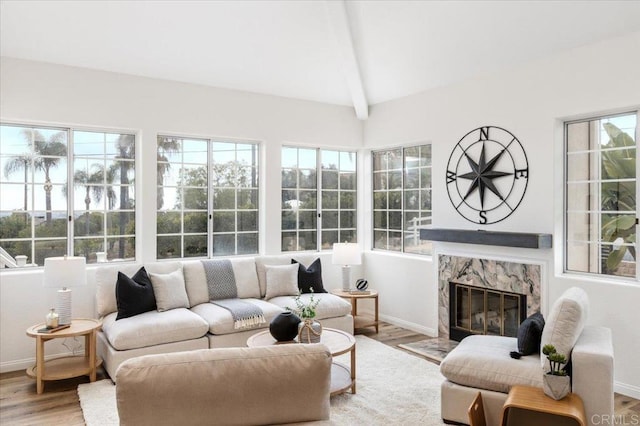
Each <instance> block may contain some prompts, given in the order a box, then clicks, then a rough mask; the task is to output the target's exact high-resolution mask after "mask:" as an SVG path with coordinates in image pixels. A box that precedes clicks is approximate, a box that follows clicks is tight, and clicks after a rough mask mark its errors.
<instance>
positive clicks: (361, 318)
mask: <svg viewBox="0 0 640 426" xmlns="http://www.w3.org/2000/svg"><path fill="white" fill-rule="evenodd" d="M331 294H335V295H336V296H339V297H342V298H343V299H349V300H350V302H351V315H352V316H353V328H354V329H357V328H365V327H375V328H376V333H377V332H378V324H379V321H378V291H377V290H366V291H362V292H359V291H345V290H342V289H333V290H331ZM358 299H373V300H374V310H373V318H371V316H367V315H358Z"/></svg>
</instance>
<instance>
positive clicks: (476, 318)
mask: <svg viewBox="0 0 640 426" xmlns="http://www.w3.org/2000/svg"><path fill="white" fill-rule="evenodd" d="M526 317H527V296H526V295H525V294H516V293H512V292H508V291H501V290H495V289H490V288H482V287H475V286H472V285H467V284H462V283H457V282H454V281H451V282H449V338H450V339H452V340H457V341H460V340H462V339H464V338H465V337H467V336H470V335H472V334H487V335H495V336H510V337H515V336H516V334H517V332H518V326H519V325H520V323H521V322H522V321H524V319H525V318H526Z"/></svg>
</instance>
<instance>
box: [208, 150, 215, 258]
mask: <svg viewBox="0 0 640 426" xmlns="http://www.w3.org/2000/svg"><path fill="white" fill-rule="evenodd" d="M212 169H213V141H212V140H211V139H209V140H207V258H209V259H210V258H212V257H213V193H214V189H213V172H212Z"/></svg>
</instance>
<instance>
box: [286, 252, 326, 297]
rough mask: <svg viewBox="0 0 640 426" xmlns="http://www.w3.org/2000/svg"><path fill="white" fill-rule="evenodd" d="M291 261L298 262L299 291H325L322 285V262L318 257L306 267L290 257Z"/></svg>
mask: <svg viewBox="0 0 640 426" xmlns="http://www.w3.org/2000/svg"><path fill="white" fill-rule="evenodd" d="M291 263H298V264H299V265H300V266H299V267H298V288H299V289H300V293H311V290H313V292H314V293H326V292H327V290H325V289H324V286H323V285H322V264H321V263H320V258H318V259H316V260H314V261H313V263H312V264H311V265H309V266H308V267H307V268H305V267H304V265H303V264H302V263H299V262H297V261H295V260H294V259H291Z"/></svg>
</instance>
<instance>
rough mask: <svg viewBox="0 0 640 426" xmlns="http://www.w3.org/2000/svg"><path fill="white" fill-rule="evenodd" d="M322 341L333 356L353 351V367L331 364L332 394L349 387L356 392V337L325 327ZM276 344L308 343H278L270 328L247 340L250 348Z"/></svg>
mask: <svg viewBox="0 0 640 426" xmlns="http://www.w3.org/2000/svg"><path fill="white" fill-rule="evenodd" d="M320 343H322V344H324V345H325V346H327V347H328V348H329V352H331V356H332V357H336V356H338V355H342V354H346V353H347V352H350V353H351V367H348V366H346V365H344V364H342V363H339V362H337V361H333V364H332V366H331V396H334V395H337V394H340V393H344V392H346V391H347V390H348V389H351V393H356V339H355V337H353V336H352V335H351V334H349V333H347V332H344V331H342V330H337V329H335V328H323V329H322V334H321V335H320ZM276 344H292V345H306V344H308V343H295V342H294V343H278V342H277V341H276V339H274V338H273V336H272V335H271V333H270V332H269V331H268V330H266V331H261V332H259V333H256V334H254V335H253V336H251V337H249V339H248V340H247V346H248V347H250V348H253V347H256V346H270V345H276ZM312 344H313V343H312Z"/></svg>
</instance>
